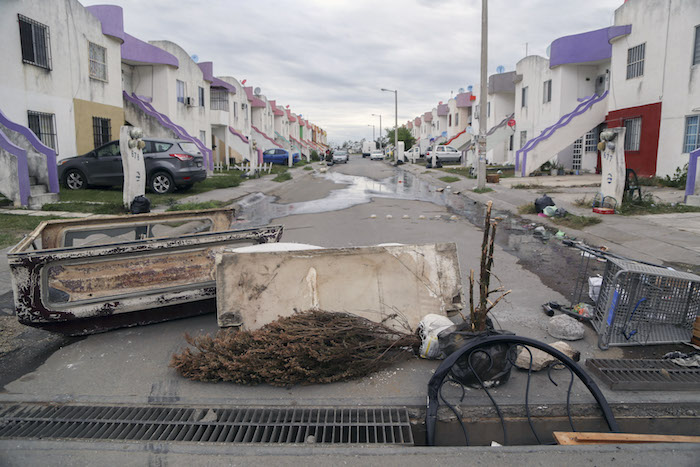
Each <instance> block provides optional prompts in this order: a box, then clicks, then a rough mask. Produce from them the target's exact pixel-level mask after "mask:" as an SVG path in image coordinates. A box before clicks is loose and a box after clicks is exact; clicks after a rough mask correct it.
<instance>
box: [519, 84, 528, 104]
mask: <svg viewBox="0 0 700 467" xmlns="http://www.w3.org/2000/svg"><path fill="white" fill-rule="evenodd" d="M520 107H527V86H525V87H524V88H522V89H521V93H520Z"/></svg>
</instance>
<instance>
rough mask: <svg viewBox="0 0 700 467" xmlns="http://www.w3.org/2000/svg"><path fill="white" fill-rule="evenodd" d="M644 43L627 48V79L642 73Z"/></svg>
mask: <svg viewBox="0 0 700 467" xmlns="http://www.w3.org/2000/svg"><path fill="white" fill-rule="evenodd" d="M645 48H646V44H639V45H638V46H636V47H632V48H631V49H627V79H631V78H636V77H638V76H643V75H644V52H645Z"/></svg>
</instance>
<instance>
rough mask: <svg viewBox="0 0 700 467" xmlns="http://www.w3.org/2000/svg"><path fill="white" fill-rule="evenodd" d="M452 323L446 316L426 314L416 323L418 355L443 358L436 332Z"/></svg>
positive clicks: (438, 332)
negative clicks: (418, 340)
mask: <svg viewBox="0 0 700 467" xmlns="http://www.w3.org/2000/svg"><path fill="white" fill-rule="evenodd" d="M453 325H454V323H453V322H452V320H450V319H449V318H448V317H446V316H442V315H436V314H432V313H431V314H428V315H425V316H424V317H423V319H422V320H420V323H418V335H419V336H420V338H421V345H420V350H419V352H418V356H419V357H421V358H429V359H443V358H445V354H444V353H443V352H442V350H441V349H440V342H439V341H438V334H440V333H441V332H442V331H444V330H445V329H447V328H449V327H451V326H453Z"/></svg>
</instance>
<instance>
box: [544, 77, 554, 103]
mask: <svg viewBox="0 0 700 467" xmlns="http://www.w3.org/2000/svg"><path fill="white" fill-rule="evenodd" d="M547 102H552V80H551V79H548V80H547V81H545V82H544V86H543V89H542V103H543V104H546V103H547Z"/></svg>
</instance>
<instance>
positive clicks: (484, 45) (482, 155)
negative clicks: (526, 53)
mask: <svg viewBox="0 0 700 467" xmlns="http://www.w3.org/2000/svg"><path fill="white" fill-rule="evenodd" d="M487 68H488V0H481V83H480V90H479V92H480V93H481V95H480V96H479V139H478V145H479V146H478V151H479V159H478V161H479V162H478V171H477V175H476V186H477V188H479V189H484V188H486V131H487V129H486V125H487V124H486V103H487V98H488V83H487V80H488V76H487Z"/></svg>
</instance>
